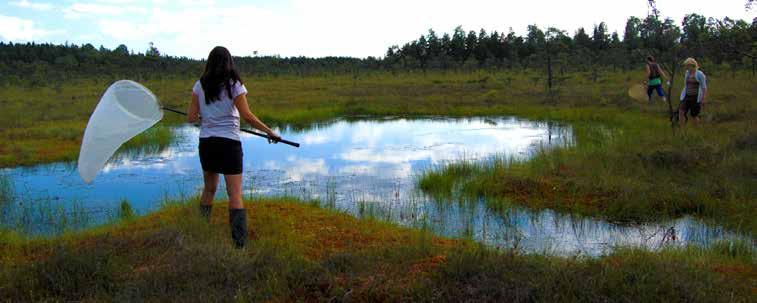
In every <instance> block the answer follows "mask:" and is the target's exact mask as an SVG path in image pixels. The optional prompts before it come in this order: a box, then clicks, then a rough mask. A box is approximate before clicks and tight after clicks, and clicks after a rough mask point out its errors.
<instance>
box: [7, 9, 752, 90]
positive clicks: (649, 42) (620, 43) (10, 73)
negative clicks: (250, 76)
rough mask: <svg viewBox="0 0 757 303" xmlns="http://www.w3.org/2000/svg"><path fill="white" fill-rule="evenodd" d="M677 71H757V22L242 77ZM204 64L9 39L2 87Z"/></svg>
mask: <svg viewBox="0 0 757 303" xmlns="http://www.w3.org/2000/svg"><path fill="white" fill-rule="evenodd" d="M648 54H652V55H655V56H657V57H658V59H659V61H661V62H662V63H663V64H664V65H666V66H667V67H669V68H673V69H674V68H675V65H676V63H677V62H678V61H679V60H682V58H685V57H687V56H692V57H695V58H697V59H698V60H700V61H702V62H706V63H708V64H715V65H727V66H728V67H730V68H731V69H732V70H736V69H740V68H751V69H752V71H753V73H754V71H755V69H757V61H756V60H755V57H756V56H757V18H755V19H754V20H752V22H751V23H748V22H746V21H744V20H734V19H730V18H724V19H715V18H706V17H705V16H702V15H698V14H690V15H686V16H685V17H684V19H683V20H682V22H681V23H680V24H677V23H676V22H675V21H674V20H672V19H670V18H664V19H663V18H661V17H659V16H658V14H657V11H656V10H654V13H653V14H650V15H649V16H647V17H646V18H644V19H640V18H637V17H630V18H628V20H627V22H626V26H625V29H624V31H623V33H618V32H613V33H609V32H608V29H607V25H606V24H605V23H604V22H601V23H599V24H596V25H595V26H594V27H593V28H591V29H589V30H587V29H584V28H579V29H578V30H576V31H575V32H574V33H572V34H570V33H568V32H566V31H564V30H561V29H558V28H554V27H549V28H540V27H538V26H536V25H531V26H528V29H527V32H526V34H525V35H523V36H522V35H518V34H516V33H515V32H513V31H512V30H510V31H509V32H508V33H499V32H497V31H491V32H488V31H486V30H485V29H480V30H479V31H469V32H466V31H465V30H464V29H463V28H462V27H461V26H458V27H457V28H455V29H454V30H453V31H452V33H451V34H448V33H444V34H441V35H439V34H437V32H435V31H434V30H433V29H429V30H428V32H427V33H426V34H424V35H421V36H420V37H419V38H418V39H416V40H413V41H410V42H407V43H404V44H402V46H399V45H394V46H391V47H389V48H388V50H387V52H386V55H385V56H384V57H382V58H375V57H368V58H351V57H324V58H308V57H279V56H257V55H249V56H242V57H236V58H235V60H236V61H235V62H236V64H237V67H238V69H239V70H240V72H242V73H255V74H263V75H281V74H287V75H291V74H296V75H309V74H328V73H355V72H361V71H372V70H428V69H438V70H449V69H481V68H488V69H516V68H520V69H527V68H532V69H540V70H544V71H545V72H546V73H547V75H548V77H546V79H548V86H550V87H551V85H552V81H553V78H555V77H554V74H557V73H565V72H567V71H591V72H592V73H593V74H594V75H595V76H594V78H595V79H596V75H597V73H599V72H600V71H601V70H605V69H631V68H637V67H638V66H639V65H640V63H641V62H643V59H644V57H645V56H646V55H648ZM203 64H204V61H203V60H196V59H191V58H187V57H177V56H169V55H165V54H161V52H160V51H159V50H158V48H157V47H156V46H155V45H153V44H152V43H150V45H149V47H148V48H147V49H146V50H145V51H144V52H134V50H130V49H129V48H128V47H127V46H125V45H119V46H118V47H116V48H115V49H112V50H111V49H107V48H105V47H103V46H100V47H99V48H96V47H95V46H93V45H92V44H84V45H81V46H79V45H74V44H68V43H66V44H63V45H55V44H50V43H41V44H40V43H34V42H30V43H4V42H0V84H11V85H37V84H42V83H48V82H56V81H65V80H68V79H71V78H92V77H96V78H117V77H122V78H132V79H137V80H141V79H151V78H161V77H181V76H185V75H198V74H199V73H201V72H202V68H203Z"/></svg>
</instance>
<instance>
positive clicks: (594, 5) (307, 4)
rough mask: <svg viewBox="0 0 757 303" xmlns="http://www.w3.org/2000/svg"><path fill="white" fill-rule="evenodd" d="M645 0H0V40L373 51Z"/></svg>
mask: <svg viewBox="0 0 757 303" xmlns="http://www.w3.org/2000/svg"><path fill="white" fill-rule="evenodd" d="M657 2H658V4H657V7H658V9H659V10H660V11H661V13H662V14H663V15H664V16H668V17H671V18H673V19H674V20H676V22H677V23H679V24H680V22H681V20H682V19H683V16H684V15H685V14H689V13H697V14H701V15H704V16H706V17H716V18H723V17H725V16H729V17H731V18H737V19H744V20H747V21H748V22H751V20H752V19H753V18H754V17H755V16H756V14H757V8H753V9H752V10H751V11H746V10H745V9H744V3H745V1H744V0H658V1H657ZM647 11H648V8H647V1H646V0H576V1H563V0H553V1H547V0H528V1H507V0H500V1H487V0H382V1H362V0H261V1H242V0H237V1H234V0H177V1H168V0H151V1H150V0H83V1H79V0H61V1H52V0H11V1H6V2H5V3H0V41H5V42H8V41H12V42H29V41H35V42H51V43H59V44H62V43H65V42H68V43H74V44H78V45H81V44H84V43H91V44H93V45H95V46H96V47H99V46H100V45H103V46H105V47H106V48H109V49H113V48H115V47H117V46H118V45H119V44H125V45H126V46H127V47H129V49H130V50H133V51H135V52H144V51H145V50H146V49H147V48H148V44H149V43H150V42H153V43H154V44H155V46H156V47H157V48H158V49H159V50H160V51H161V52H162V53H164V54H168V55H173V56H187V57H191V58H204V57H206V56H207V54H208V52H209V51H210V50H211V49H212V48H213V47H214V46H216V45H223V46H226V47H227V48H229V50H230V51H231V53H232V54H233V55H235V56H246V55H252V54H253V53H254V52H256V51H257V52H258V54H259V55H280V56H285V57H287V56H301V55H302V56H309V57H322V56H351V57H367V56H377V57H378V56H383V55H384V54H385V53H386V49H387V48H388V47H389V46H391V45H394V44H399V45H401V44H404V43H405V42H409V41H411V40H414V39H417V38H418V37H420V35H421V34H425V33H427V31H428V29H429V28H433V29H434V30H435V31H436V32H437V33H438V34H439V35H440V36H441V33H444V32H452V30H453V29H454V28H455V27H456V26H458V25H462V26H463V28H464V29H465V30H466V31H469V30H475V31H478V30H479V29H481V28H484V29H486V30H487V31H493V30H497V31H499V32H508V31H509V30H510V29H511V28H512V30H513V31H515V32H516V33H518V34H524V33H525V31H526V27H527V26H528V25H529V24H536V25H538V26H540V27H542V28H546V27H548V26H554V27H557V28H560V29H562V30H565V31H567V32H568V33H569V34H571V35H572V34H573V33H574V32H575V30H576V29H578V28H579V27H584V28H587V29H590V28H591V27H592V26H593V25H594V24H597V23H599V22H606V23H607V25H608V27H609V29H610V32H612V31H616V30H617V31H618V32H619V33H621V37H622V32H623V27H624V25H625V22H626V20H627V19H628V17H629V16H637V17H645V16H646V15H647Z"/></svg>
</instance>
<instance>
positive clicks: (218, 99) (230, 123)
mask: <svg viewBox="0 0 757 303" xmlns="http://www.w3.org/2000/svg"><path fill="white" fill-rule="evenodd" d="M187 113H188V115H187V119H188V121H189V122H190V123H195V122H197V121H200V145H199V153H200V164H201V165H202V170H203V179H204V181H205V187H204V189H203V191H202V196H201V197H200V212H201V214H202V215H203V216H204V217H205V218H206V219H208V220H209V219H210V213H211V211H212V207H213V197H214V196H215V193H216V189H217V188H218V181H219V174H223V175H224V180H225V181H226V192H227V193H228V196H229V224H230V225H231V238H232V239H233V241H234V244H235V245H236V247H237V248H243V247H244V246H245V244H246V242H247V213H246V210H245V208H244V204H243V203H242V155H243V153H242V143H241V141H240V139H239V118H240V117H241V118H242V119H244V120H245V121H247V123H249V124H250V125H251V126H252V127H254V128H257V129H259V130H261V131H263V132H265V133H266V134H268V136H269V137H270V138H272V139H270V140H269V143H276V142H278V141H279V140H281V137H279V135H277V134H276V133H275V132H274V131H273V130H271V129H270V128H269V127H268V126H266V125H265V123H263V122H261V121H260V119H258V117H256V116H255V115H254V114H253V113H252V112H251V111H250V107H249V105H248V104H247V88H245V86H244V82H243V81H242V79H241V78H240V77H239V73H238V72H237V71H236V69H235V68H234V61H233V58H232V57H231V53H229V50H228V49H226V48H225V47H223V46H216V47H215V48H213V50H212V51H210V54H209V55H208V61H207V62H206V63H205V71H204V72H203V73H202V76H201V77H200V80H198V81H197V82H195V84H194V87H193V88H192V101H191V102H190V103H189V108H188V110H187Z"/></svg>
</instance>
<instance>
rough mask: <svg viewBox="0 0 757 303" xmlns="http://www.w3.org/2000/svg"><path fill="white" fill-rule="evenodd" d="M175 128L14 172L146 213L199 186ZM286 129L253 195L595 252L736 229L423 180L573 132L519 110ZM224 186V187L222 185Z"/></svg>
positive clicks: (255, 180) (254, 146)
mask: <svg viewBox="0 0 757 303" xmlns="http://www.w3.org/2000/svg"><path fill="white" fill-rule="evenodd" d="M174 132H175V133H176V134H177V136H178V137H179V140H177V142H176V143H175V144H174V145H173V146H171V147H170V148H167V149H165V150H163V151H161V152H159V153H157V154H152V155H144V154H123V155H120V156H119V157H117V158H116V159H115V160H113V161H111V162H110V163H108V164H107V165H106V167H105V169H104V170H103V171H102V172H101V173H100V175H98V176H97V178H96V179H95V180H94V182H93V183H92V184H89V185H87V184H85V183H83V182H82V181H81V179H80V178H79V177H78V175H77V174H76V172H75V171H74V167H73V166H72V165H70V164H50V165H40V166H35V167H29V168H15V169H9V170H6V173H7V174H8V175H10V176H11V180H12V187H13V189H14V192H15V193H16V195H17V196H18V197H19V199H24V200H35V199H48V200H50V199H52V200H54V201H61V204H62V205H64V206H65V205H66V204H67V201H81V202H82V204H83V206H84V207H85V208H86V209H90V210H97V209H115V208H116V207H117V206H118V203H119V202H120V201H121V200H122V199H127V200H128V201H130V202H131V204H132V205H133V207H134V209H135V210H136V211H137V212H139V213H145V212H148V211H150V210H153V209H155V208H157V207H159V206H160V201H161V200H163V199H164V197H177V196H188V195H192V194H195V193H197V192H198V191H199V190H200V189H201V186H202V177H201V169H200V163H199V159H198V156H197V135H198V130H197V129H196V128H194V127H191V126H185V127H179V128H176V129H175V131H174ZM279 132H280V133H281V134H282V135H283V136H284V137H286V138H288V139H291V140H293V141H297V142H300V143H302V144H303V145H302V148H300V149H294V148H291V147H289V146H286V145H268V144H267V143H266V142H265V140H260V139H259V138H256V137H243V147H244V153H245V155H244V167H245V182H246V184H247V186H246V187H245V188H246V192H245V194H246V195H248V196H249V195H253V196H254V195H290V196H298V197H301V198H305V199H311V198H318V199H320V200H322V201H323V202H324V203H326V204H328V205H331V206H334V207H337V208H340V209H344V210H347V211H349V212H351V213H353V214H355V215H357V216H375V217H382V218H384V219H389V220H394V221H397V222H400V223H402V224H406V225H415V224H420V223H419V222H426V224H427V226H430V228H432V229H433V230H435V231H436V232H438V233H440V234H443V235H451V236H466V235H467V236H471V237H474V238H476V239H479V240H483V241H485V242H487V243H490V244H492V245H495V246H503V247H518V248H519V249H523V250H524V251H537V252H542V251H546V252H550V253H557V254H574V253H585V254H599V253H602V252H605V251H607V250H608V249H611V248H612V247H613V246H617V245H641V246H646V247H651V248H656V247H659V246H660V245H662V244H664V243H675V244H685V243H698V244H706V243H708V242H710V241H712V240H713V239H718V238H723V237H732V235H728V234H726V233H725V232H723V231H722V230H720V229H717V228H710V227H708V226H707V225H705V224H703V223H701V222H699V221H697V220H693V219H690V218H684V219H679V220H675V221H672V222H663V223H657V224H649V225H641V226H620V225H615V224H611V223H608V222H604V221H601V220H594V219H588V218H574V217H571V216H569V215H563V214H558V213H554V212H552V211H540V212H533V211H529V210H525V209H521V208H518V207H511V208H508V209H506V210H501V211H496V212H495V211H493V210H491V209H488V208H487V207H486V206H485V203H484V201H462V202H461V201H434V200H433V199H431V198H429V197H427V196H426V195H424V194H422V193H420V192H418V191H417V190H416V189H415V186H414V180H415V176H416V174H417V173H418V172H420V171H422V170H423V169H427V168H429V167H431V166H434V165H439V164H442V163H445V162H448V161H456V160H460V159H468V160H471V159H485V158H486V157H491V156H493V155H498V156H505V157H511V158H514V159H526V158H527V157H528V156H529V155H530V154H531V153H532V152H534V151H535V150H536V149H537V148H540V147H542V146H555V145H565V144H572V141H571V140H572V135H571V130H570V128H569V127H564V126H559V125H556V124H553V123H545V122H531V121H526V120H520V119H516V118H470V119H451V118H427V119H415V120H409V119H382V120H372V121H365V120H363V121H347V120H336V121H333V122H332V123H328V124H322V125H316V126H314V127H312V128H310V129H308V130H294V129H284V130H280V131H279ZM218 192H219V196H218V198H223V193H224V192H225V190H224V189H223V188H221V189H220V190H219V191H218ZM671 231H672V233H671ZM673 238H675V240H672V239H673Z"/></svg>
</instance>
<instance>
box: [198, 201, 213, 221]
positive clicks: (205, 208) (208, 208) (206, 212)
mask: <svg viewBox="0 0 757 303" xmlns="http://www.w3.org/2000/svg"><path fill="white" fill-rule="evenodd" d="M212 211H213V205H212V204H211V205H202V204H200V215H201V216H202V217H203V218H205V221H208V222H210V214H211V212H212Z"/></svg>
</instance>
